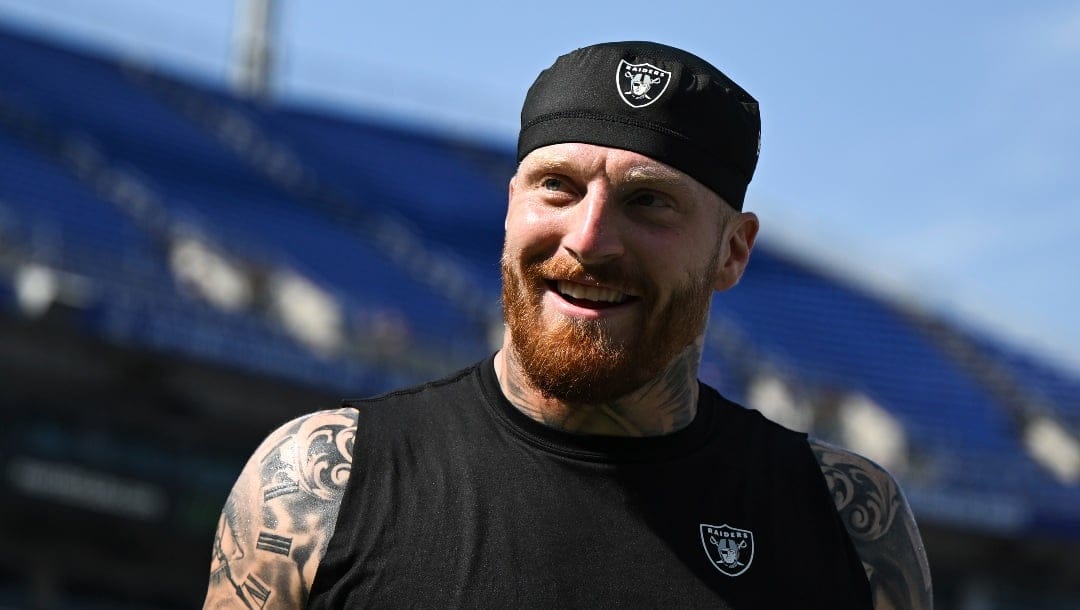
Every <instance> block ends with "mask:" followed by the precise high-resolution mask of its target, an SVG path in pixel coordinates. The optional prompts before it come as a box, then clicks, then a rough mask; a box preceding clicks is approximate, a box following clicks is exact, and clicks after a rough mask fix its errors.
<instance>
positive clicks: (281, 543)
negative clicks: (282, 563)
mask: <svg viewBox="0 0 1080 610" xmlns="http://www.w3.org/2000/svg"><path fill="white" fill-rule="evenodd" d="M255 548H257V549H259V550H263V551H270V552H271V553H277V554H279V555H288V554H289V549H291V548H292V538H286V537H285V536H278V535H277V534H271V533H270V532H260V533H259V539H258V541H256V542H255Z"/></svg>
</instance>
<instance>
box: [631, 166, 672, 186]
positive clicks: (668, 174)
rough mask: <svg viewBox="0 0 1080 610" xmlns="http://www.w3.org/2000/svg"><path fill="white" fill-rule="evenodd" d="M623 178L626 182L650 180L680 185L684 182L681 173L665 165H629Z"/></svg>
mask: <svg viewBox="0 0 1080 610" xmlns="http://www.w3.org/2000/svg"><path fill="white" fill-rule="evenodd" d="M623 179H624V180H626V181H627V182H650V183H654V184H666V185H670V186H680V185H682V184H683V183H684V182H685V180H684V178H683V176H682V174H680V173H678V172H676V171H674V170H671V169H668V168H666V167H655V166H651V165H638V166H635V167H631V168H630V169H628V170H626V172H625V173H624V174H623Z"/></svg>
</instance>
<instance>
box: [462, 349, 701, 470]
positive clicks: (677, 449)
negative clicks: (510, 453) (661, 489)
mask: <svg viewBox="0 0 1080 610" xmlns="http://www.w3.org/2000/svg"><path fill="white" fill-rule="evenodd" d="M477 368H478V377H479V382H480V387H481V390H482V391H483V393H484V397H485V398H486V400H485V401H484V402H485V403H486V405H487V407H488V410H489V411H490V412H491V414H492V415H493V416H494V417H495V418H496V419H497V420H499V421H500V422H501V423H503V424H504V425H505V426H506V427H508V428H509V429H510V430H511V432H513V433H514V434H515V435H517V436H518V437H520V438H521V439H523V440H525V441H526V442H528V443H530V444H532V445H534V446H536V447H538V448H540V449H542V450H544V451H547V452H550V453H555V454H559V455H562V456H565V457H570V458H574V459H578V460H584V461H590V462H611V463H617V462H659V461H666V460H671V459H676V458H679V457H682V456H685V455H688V454H690V453H693V452H694V451H696V450H697V449H699V448H700V447H702V446H703V445H704V444H705V443H706V442H707V441H708V439H709V437H710V436H711V434H712V432H713V430H714V429H715V423H716V420H717V412H718V411H719V406H720V405H721V404H722V400H721V399H720V396H719V394H717V393H716V391H715V390H713V389H712V388H710V387H709V386H707V385H705V384H703V383H701V382H698V389H699V392H698V409H697V413H696V415H695V416H694V421H692V422H690V425H688V426H686V427H685V428H682V429H680V430H677V431H675V432H672V433H670V434H664V435H660V436H645V437H627V436H609V435H600V434H574V433H572V432H567V431H565V430H559V429H558V428H553V427H551V426H548V425H545V424H543V423H540V422H538V421H536V420H534V419H532V418H531V417H529V416H528V415H526V414H524V413H522V412H521V411H519V410H518V409H517V407H515V406H514V405H512V404H511V403H510V401H509V400H507V399H506V397H505V396H504V395H503V393H502V388H501V387H500V386H499V379H498V377H497V376H496V374H495V356H494V355H492V356H490V357H488V358H487V359H485V360H484V361H482V362H480V363H479V364H478V365H477Z"/></svg>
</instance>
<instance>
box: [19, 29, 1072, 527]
mask: <svg viewBox="0 0 1080 610" xmlns="http://www.w3.org/2000/svg"><path fill="white" fill-rule="evenodd" d="M0 54H2V55H3V56H4V57H6V58H9V59H8V60H7V61H5V62H3V63H2V64H0V110H3V109H4V108H7V109H8V112H7V113H6V114H3V115H2V116H0V119H3V120H0V237H3V238H4V240H5V241H4V242H3V245H4V246H5V248H6V250H5V252H6V251H11V252H16V251H17V252H23V253H25V254H24V256H25V257H26V258H27V260H28V261H29V260H31V259H32V258H33V257H39V258H40V260H41V262H44V263H47V264H50V265H54V266H56V267H57V268H60V269H62V270H65V271H69V272H72V273H77V274H80V275H83V276H86V277H88V278H91V279H92V280H94V282H96V286H97V287H98V288H97V293H98V298H97V299H95V300H94V301H93V303H91V304H90V305H88V306H87V307H86V309H85V311H84V313H83V314H82V315H83V320H84V323H85V325H86V328H87V330H88V331H90V332H95V333H98V334H100V335H102V336H104V337H106V338H109V339H110V340H115V341H123V342H125V343H133V344H136V345H139V346H141V347H142V348H144V349H150V350H166V351H171V352H178V353H184V354H187V355H188V356H190V357H193V358H198V359H205V360H208V361H212V362H218V363H221V364H224V365H228V366H236V367H241V368H248V369H251V370H256V371H258V372H261V373H265V374H269V375H272V376H278V377H282V378H290V379H293V380H296V381H301V382H304V383H310V384H322V385H325V386H332V387H336V388H338V389H341V390H347V391H360V392H375V391H381V390H385V389H389V388H391V387H394V386H396V385H399V384H403V383H406V382H410V381H417V380H419V379H420V378H421V377H424V376H427V375H428V373H430V372H431V370H432V369H433V368H439V367H442V368H443V369H445V370H447V371H448V370H449V369H450V367H452V366H456V365H458V364H464V363H466V362H468V361H470V360H472V359H474V358H479V357H481V356H483V355H484V354H486V353H487V352H488V351H489V350H490V344H489V342H488V334H489V332H490V329H491V326H492V325H497V323H498V318H497V315H496V314H497V311H498V309H497V296H498V268H497V262H496V261H497V257H498V252H499V247H500V245H501V234H502V209H503V207H504V205H505V197H506V195H505V182H506V180H507V179H508V177H509V174H510V172H512V170H513V166H514V159H513V155H512V153H511V151H510V149H509V146H507V147H506V148H505V149H500V148H498V147H493V146H491V145H489V144H483V143H470V142H464V141H461V140H459V139H456V138H447V137H444V136H439V135H436V134H426V133H419V132H416V131H413V130H407V129H402V128H397V127H394V126H390V125H386V124H382V123H380V122H378V121H377V120H361V119H355V118H352V119H350V118H343V117H337V116H329V115H327V114H324V113H318V112H313V111H310V110H303V109H296V108H284V107H277V106H266V105H261V104H255V103H251V102H247V101H244V100H240V99H236V98H234V97H232V96H230V95H229V94H228V93H225V92H221V91H217V90H215V89H214V88H212V87H209V86H207V85H204V84H199V83H194V82H189V81H185V80H183V79H179V78H176V77H173V76H169V75H163V74H156V73H153V72H152V71H149V70H147V69H146V68H142V67H137V66H126V65H123V64H121V63H118V62H115V61H111V60H107V59H100V58H94V57H91V56H88V55H85V54H81V53H75V52H70V51H66V50H62V49H60V48H57V47H55V46H51V45H48V44H43V43H39V42H35V41H33V40H30V39H27V38H24V37H22V36H19V35H15V34H12V33H4V32H2V31H0ZM5 117H6V118H5ZM230 117H231V119H230ZM225 119H229V120H234V121H233V123H228V121H227V120H225ZM237 121H238V122H237ZM230 125H231V127H233V128H238V129H241V131H242V132H243V133H242V134H241V135H242V136H243V137H244V138H247V139H248V141H249V143H250V140H251V138H257V139H258V138H262V139H263V140H265V141H266V142H269V143H272V144H273V147H274V150H276V151H277V152H278V153H280V154H281V155H284V156H285V157H288V158H289V159H293V160H295V163H296V167H297V168H298V169H297V171H299V172H300V173H301V175H302V179H297V181H294V182H288V181H282V180H279V179H277V178H276V177H275V176H274V175H272V173H268V172H267V171H265V168H262V167H261V165H260V163H261V161H260V160H259V159H257V158H254V157H253V155H257V154H258V153H259V151H258V150H255V148H258V147H255V148H252V147H251V146H247V147H245V146H242V145H234V144H236V142H237V139H236V138H237V137H239V136H237V135H236V134H235V133H233V134H231V135H230V134H229V133H226V132H227V131H228V129H229V128H230ZM238 126H239V127H238ZM230 138H232V139H231V140H230ZM241 139H243V138H241ZM72 142H87V143H90V144H91V145H92V146H93V147H94V149H95V150H96V151H98V152H99V153H100V159H101V160H102V164H103V165H102V167H105V168H108V169H110V171H116V172H121V173H123V174H125V175H129V176H132V177H133V179H135V180H137V181H139V183H140V184H143V185H145V186H146V188H147V189H148V190H149V192H151V193H152V194H153V200H154V201H156V202H158V203H159V204H160V205H161V211H160V213H159V214H156V215H148V214H147V213H145V210H144V211H143V212H140V211H139V210H135V209H133V208H131V207H125V206H123V205H120V204H118V202H117V201H115V200H114V198H112V199H111V198H110V197H107V196H103V195H101V193H99V192H98V191H97V190H95V187H94V184H95V183H94V182H93V181H88V180H87V178H86V176H85V175H83V176H77V175H76V173H77V172H76V171H74V170H73V166H72V165H71V163H70V159H67V158H66V157H65V156H64V151H65V150H67V148H65V143H68V144H70V143H72ZM230 142H231V143H232V144H230ZM253 151H254V152H253ZM380 226H381V227H393V228H394V231H398V232H399V233H400V235H401V237H400V240H401V241H400V243H397V244H395V243H393V242H392V241H390V242H388V241H385V240H383V241H380V238H379V237H378V235H379V233H378V230H377V228H378V227H380ZM184 227H196V228H197V230H198V233H199V234H200V235H202V236H204V237H206V239H207V240H209V242H211V243H214V244H217V245H218V246H220V247H221V248H222V249H224V250H225V251H226V252H227V253H228V254H229V255H230V256H232V257H234V258H235V259H236V260H238V261H241V263H242V265H241V266H243V267H244V268H249V269H262V270H264V271H265V270H274V269H291V270H295V271H297V272H298V273H300V274H302V275H303V276H304V277H306V278H309V279H310V280H311V281H312V282H313V283H315V284H317V285H319V286H322V287H324V288H325V290H326V291H327V293H328V294H331V295H333V297H334V298H335V299H337V300H338V301H339V302H340V303H342V304H343V306H344V308H345V311H346V314H347V315H346V317H347V318H348V320H349V322H348V325H349V327H350V328H352V327H353V326H356V323H355V319H357V318H358V317H362V315H368V314H372V312H375V313H378V312H380V311H389V312H396V313H397V314H399V315H400V316H402V318H403V319H404V320H406V321H407V326H408V329H409V332H410V333H411V335H412V337H413V340H412V342H411V343H410V344H409V345H410V347H409V351H410V353H411V354H412V355H414V356H415V355H416V354H418V353H421V354H422V353H424V352H430V353H432V354H438V356H437V357H433V358H432V360H434V361H437V362H438V364H437V365H436V366H434V367H428V368H423V367H421V368H423V370H421V369H420V368H415V369H408V368H407V367H405V366H404V365H403V364H401V363H403V362H405V361H406V360H407V358H402V359H399V360H398V361H394V360H392V359H391V360H387V361H385V362H384V361H381V360H380V359H379V356H377V355H376V356H372V355H370V354H369V355H368V356H366V357H363V358H362V357H360V356H359V355H358V354H359V353H360V352H358V351H356V350H353V351H348V350H346V351H345V352H343V353H341V354H337V355H335V356H333V357H326V356H325V355H320V354H318V353H315V352H312V351H310V350H308V349H307V348H305V346H304V345H302V344H301V343H298V342H297V341H295V340H294V339H293V338H291V337H290V336H289V335H288V333H286V332H285V331H284V330H283V329H282V328H280V327H279V326H276V325H275V323H274V320H273V319H272V318H268V317H267V316H265V315H264V312H261V311H260V310H259V309H258V308H257V307H252V308H249V309H247V310H245V311H241V312H225V311H220V310H218V309H216V308H215V307H213V306H211V305H209V304H207V303H204V302H202V301H200V300H198V299H196V298H192V297H191V296H190V295H187V294H186V293H184V292H183V291H182V289H180V288H179V287H178V283H177V282H176V281H175V280H174V279H173V278H172V275H171V274H172V271H171V268H170V265H169V261H168V254H167V253H168V248H169V244H170V241H169V240H170V239H171V238H172V236H173V235H174V232H175V231H178V230H180V229H182V228H184ZM54 234H55V235H58V236H59V237H58V238H57V239H55V240H53V239H52V237H51V236H52V235H54ZM42 236H44V237H42ZM42 240H44V241H42ZM50 240H52V241H50ZM54 242H55V243H54ZM43 243H44V244H45V245H44V246H42V245H41V244H43ZM43 248H44V249H43ZM395 249H401V250H402V251H408V252H405V253H404V254H401V253H395V251H396V250H395ZM410 257H411V258H410ZM4 260H8V259H4ZM410 261H411V262H410ZM433 262H440V263H443V264H445V265H446V269H447V274H448V275H447V277H450V278H452V279H451V280H447V279H446V278H442V279H439V278H432V277H427V276H425V275H424V274H423V269H424V268H427V267H430V266H431V263H433ZM8 276H10V274H8V275H7V276H4V277H8ZM449 284H456V285H457V286H456V289H455V286H454V285H449ZM12 290H13V289H12V288H11V287H10V286H2V287H0V296H5V298H4V299H2V300H0V303H8V304H10V303H12V302H13V299H12V298H11V297H10V295H11V294H12V292H11V291H12ZM476 303H484V304H487V306H486V307H487V308H486V309H485V308H484V306H481V307H479V308H478V307H477V306H476ZM9 306H10V305H9ZM365 312H366V313H365ZM927 315H928V314H925V313H922V312H915V311H910V310H907V309H904V308H902V307H900V306H898V305H895V304H891V303H889V302H888V301H886V300H883V299H881V298H879V297H876V296H874V295H872V294H869V293H867V292H865V291H864V290H862V289H860V288H859V287H857V286H851V285H848V284H846V283H845V282H842V281H839V280H836V279H834V278H832V277H830V275H829V274H828V273H825V272H822V271H819V270H816V269H813V268H810V267H808V266H807V265H805V264H803V263H800V262H799V261H797V260H794V259H791V258H790V257H789V256H786V255H781V254H780V253H778V252H776V251H773V250H770V249H769V248H768V246H767V245H766V246H762V247H759V248H758V249H757V250H755V253H754V256H753V257H752V261H751V264H750V268H749V271H748V273H747V275H746V277H745V278H744V280H743V281H742V282H741V284H740V285H739V287H738V288H737V289H735V290H733V291H730V292H728V293H724V294H722V295H718V296H717V297H716V298H715V299H714V312H713V321H714V325H716V326H717V327H718V328H724V329H728V330H730V332H731V333H732V337H729V339H730V340H731V341H736V342H741V343H739V347H737V348H731V347H730V345H729V346H728V347H723V346H721V343H723V340H724V339H723V337H717V338H715V340H710V342H709V344H708V347H707V351H706V354H705V358H704V360H705V363H706V365H707V366H706V367H705V370H707V371H711V373H708V374H705V375H704V376H706V377H707V380H712V379H716V380H717V383H718V385H720V386H721V388H722V389H724V390H725V392H728V393H730V394H731V395H733V396H734V397H736V398H738V397H740V396H741V393H742V392H744V391H745V388H744V387H743V385H744V384H745V378H744V377H745V375H743V374H742V373H740V374H732V373H730V371H734V370H736V369H737V367H739V366H740V365H745V362H746V361H750V360H753V361H754V362H756V363H758V364H756V365H755V366H757V365H762V366H764V365H768V366H770V367H774V368H776V369H779V370H783V371H785V372H786V374H787V375H789V376H790V377H791V378H792V379H794V380H795V381H796V382H798V383H801V384H804V385H806V386H807V387H816V388H833V389H840V390H843V391H847V392H859V393H861V394H864V395H866V396H868V397H870V398H871V399H873V400H874V401H875V402H876V403H878V404H880V405H882V406H884V407H885V408H886V409H887V410H888V411H889V412H890V413H891V414H892V415H893V416H894V417H895V418H896V419H897V420H898V421H899V422H900V423H901V424H902V426H903V428H904V430H905V431H906V434H907V435H908V437H909V439H910V444H911V453H912V454H913V455H916V456H918V458H919V461H918V464H916V466H915V467H913V468H912V470H911V473H910V474H909V475H908V479H907V480H905V481H904V483H905V487H906V488H907V489H908V491H909V495H910V496H911V498H912V501H913V503H914V504H915V506H916V509H917V510H919V511H921V512H922V513H923V514H927V515H930V518H935V517H936V518H939V519H941V520H943V521H947V520H948V519H950V518H952V516H954V515H963V516H964V518H966V519H969V520H970V519H971V518H972V515H973V514H975V513H978V511H979V506H981V503H983V502H985V501H987V498H998V499H1000V498H1005V499H1006V500H1008V501H1007V502H1004V503H1003V504H1002V505H1006V506H1011V507H1013V509H1012V510H1011V511H1001V512H1000V513H998V514H996V515H987V516H985V519H986V521H985V523H984V525H985V527H987V528H988V529H995V528H996V529H997V530H999V531H1006V530H1007V531H1008V532H1010V533H1016V532H1024V531H1044V530H1045V531H1054V532H1068V533H1069V535H1073V536H1078V535H1080V509H1078V508H1077V507H1080V489H1078V487H1077V486H1076V485H1075V484H1069V483H1065V482H1062V481H1060V480H1058V479H1056V478H1054V477H1053V476H1052V475H1051V474H1050V473H1048V471H1047V470H1046V469H1045V468H1043V467H1042V466H1040V465H1039V464H1038V463H1037V462H1036V461H1035V460H1034V459H1033V458H1032V457H1031V456H1030V455H1029V452H1028V451H1027V450H1026V449H1025V447H1024V445H1023V443H1022V442H1021V437H1022V429H1021V420H1022V419H1023V417H1024V416H1025V414H1024V413H1021V412H1018V408H1017V407H1016V405H1015V404H1014V402H1015V401H1013V402H1010V401H1009V400H1007V399H1005V398H1004V397H1003V396H1002V395H1001V394H1000V393H999V392H998V391H997V390H995V389H994V387H992V385H990V384H988V383H986V380H985V379H983V378H981V377H980V376H979V375H978V374H976V373H974V372H973V370H974V369H973V368H972V367H971V366H970V363H966V362H964V361H962V359H960V358H959V357H958V356H957V355H956V352H954V351H950V350H948V349H945V348H944V347H943V344H944V341H945V339H947V337H943V336H941V335H940V334H938V333H937V332H936V331H935V330H934V324H929V323H927V322H926V321H925V317H926V316H927ZM484 316H487V317H486V318H485V317H484ZM956 333H959V335H962V337H963V340H964V341H965V342H966V344H967V345H970V346H973V349H976V350H977V351H978V353H979V354H980V359H983V360H985V361H987V362H991V363H993V364H994V365H995V366H999V367H1001V370H1003V371H1007V372H1008V373H1009V374H1010V376H1011V377H1012V379H1013V380H1014V382H1015V383H1016V384H1019V385H1020V387H1021V390H1022V391H1023V392H1025V393H1026V394H1027V395H1030V396H1033V397H1035V398H1036V399H1037V400H1038V401H1040V402H1041V404H1044V405H1045V406H1046V409H1047V410H1048V412H1049V413H1051V414H1053V415H1055V416H1057V417H1059V418H1061V420H1062V421H1064V422H1066V423H1067V424H1068V425H1071V426H1072V429H1073V430H1075V428H1076V427H1077V426H1078V425H1080V405H1078V403H1077V400H1076V396H1078V395H1080V382H1078V381H1077V380H1076V379H1073V378H1070V377H1069V376H1068V375H1067V374H1065V373H1061V372H1059V371H1056V370H1054V369H1053V368H1051V367H1049V366H1047V365H1045V364H1044V363H1041V362H1039V361H1038V360H1036V359H1034V358H1031V357H1029V356H1026V355H1023V354H1020V353H1018V352H1016V351H1015V350H1013V349H1011V348H1009V347H1007V346H1004V345H1001V344H1000V343H998V342H996V341H994V340H992V339H990V338H988V337H984V336H980V335H979V334H978V333H974V332H971V331H963V332H960V331H956ZM950 336H951V337H952V339H956V336H954V335H950ZM352 340H356V339H355V337H353V339H352ZM359 340H361V341H362V340H364V339H359ZM738 352H741V354H742V357H740V354H739V353H738ZM751 353H752V354H753V357H752V358H751V357H750V356H749V354H751ZM399 356H400V354H399ZM740 360H742V362H741V363H740ZM395 363H397V364H395ZM725 371H728V372H727V373H725ZM709 375H713V377H709Z"/></svg>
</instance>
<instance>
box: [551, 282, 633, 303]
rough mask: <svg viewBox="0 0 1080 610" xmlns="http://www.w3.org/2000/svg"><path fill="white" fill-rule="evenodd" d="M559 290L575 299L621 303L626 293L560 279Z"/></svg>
mask: <svg viewBox="0 0 1080 610" xmlns="http://www.w3.org/2000/svg"><path fill="white" fill-rule="evenodd" d="M559 292H560V293H562V294H564V295H566V296H570V297H573V298H575V299H585V300H587V301H601V302H604V303H622V302H623V301H625V300H626V295H625V294H623V293H621V292H618V291H616V290H608V289H606V288H598V287H596V286H582V285H581V284H575V283H573V282H565V281H561V280H560V281H559Z"/></svg>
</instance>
